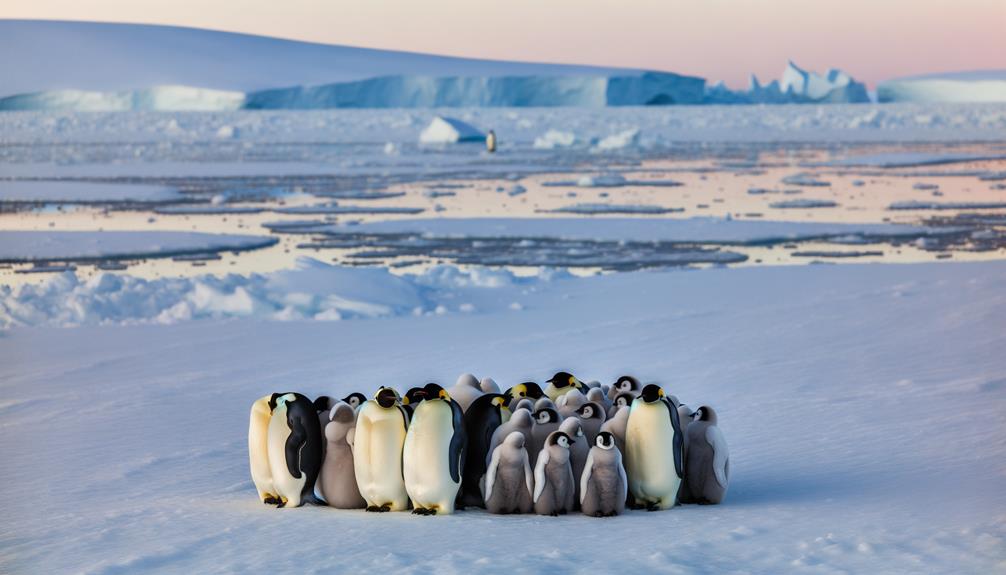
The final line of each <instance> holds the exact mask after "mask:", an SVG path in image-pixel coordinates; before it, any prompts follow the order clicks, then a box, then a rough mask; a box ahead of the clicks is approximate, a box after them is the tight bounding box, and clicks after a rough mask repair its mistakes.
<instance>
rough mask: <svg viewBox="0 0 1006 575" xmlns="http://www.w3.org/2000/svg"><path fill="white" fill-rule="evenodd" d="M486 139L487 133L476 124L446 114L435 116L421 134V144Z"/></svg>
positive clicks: (454, 142)
mask: <svg viewBox="0 0 1006 575" xmlns="http://www.w3.org/2000/svg"><path fill="white" fill-rule="evenodd" d="M485 139H486V135H485V134H484V133H483V132H482V131H481V130H479V129H478V128H476V127H475V126H472V125H471V124H469V123H467V122H463V121H461V120H458V119H457V118H449V117H446V116H437V117H435V118H433V120H432V121H431V122H430V123H429V125H428V126H426V129H424V130H423V131H422V133H421V134H419V143H420V144H456V143H460V142H482V141H485Z"/></svg>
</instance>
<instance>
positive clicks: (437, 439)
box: [403, 401, 459, 513]
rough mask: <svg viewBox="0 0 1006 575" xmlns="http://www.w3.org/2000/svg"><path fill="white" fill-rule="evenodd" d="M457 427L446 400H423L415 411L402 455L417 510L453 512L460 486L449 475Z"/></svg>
mask: <svg viewBox="0 0 1006 575" xmlns="http://www.w3.org/2000/svg"><path fill="white" fill-rule="evenodd" d="M452 437H454V425H453V419H452V414H451V406H450V404H448V403H447V402H444V401H424V402H422V403H420V404H419V406H418V407H417V408H416V413H415V416H414V417H413V420H412V424H411V425H410V426H409V433H408V435H407V436H406V437H405V451H404V455H403V463H404V474H405V489H406V491H408V493H409V497H410V498H411V499H412V502H413V505H415V506H416V507H426V508H429V507H438V508H439V510H440V511H441V512H443V513H451V512H452V511H453V510H454V498H455V497H456V496H457V491H458V487H459V483H455V482H454V480H453V479H452V478H451V473H450V450H451V438H452Z"/></svg>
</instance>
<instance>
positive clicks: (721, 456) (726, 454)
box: [706, 425, 730, 489]
mask: <svg viewBox="0 0 1006 575" xmlns="http://www.w3.org/2000/svg"><path fill="white" fill-rule="evenodd" d="M706 441H707V442H708V443H709V446H710V447H712V448H713V474H714V475H715V476H716V482H717V483H719V484H720V487H723V488H724V489H725V488H726V486H727V480H728V479H729V477H728V475H727V472H728V471H729V464H730V450H729V449H727V440H726V438H724V437H723V432H722V431H720V428H719V427H717V426H715V425H710V426H709V427H707V428H706Z"/></svg>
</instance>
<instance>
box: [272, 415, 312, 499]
mask: <svg viewBox="0 0 1006 575" xmlns="http://www.w3.org/2000/svg"><path fill="white" fill-rule="evenodd" d="M290 433H291V430H290V427H289V425H288V424H287V421H286V406H285V405H281V406H279V407H277V408H276V409H275V411H273V414H272V419H270V420H269V437H268V444H269V469H270V470H271V471H272V482H273V485H274V486H275V488H276V492H277V494H278V495H280V496H281V497H283V498H284V499H285V500H286V501H287V506H288V507H298V506H300V496H301V493H303V491H304V484H305V483H306V482H307V474H306V473H304V472H300V477H299V478H297V477H294V476H293V475H291V474H290V470H289V468H288V467H287V463H286V440H287V438H289V437H290ZM293 464H294V467H295V468H297V467H298V466H299V465H300V461H294V462H293Z"/></svg>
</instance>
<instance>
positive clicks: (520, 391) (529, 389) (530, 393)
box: [503, 381, 545, 410]
mask: <svg viewBox="0 0 1006 575" xmlns="http://www.w3.org/2000/svg"><path fill="white" fill-rule="evenodd" d="M503 394H504V395H509V396H510V398H511V399H510V403H509V405H510V409H511V410H514V407H513V406H514V404H515V403H516V402H519V401H520V400H522V399H530V400H531V401H537V400H538V399H539V398H541V397H544V395H545V392H543V391H542V390H541V386H540V385H538V384H537V383H535V382H533V381H525V382H524V383H518V384H517V385H515V386H513V387H511V388H509V389H507V390H506V391H504V392H503Z"/></svg>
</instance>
